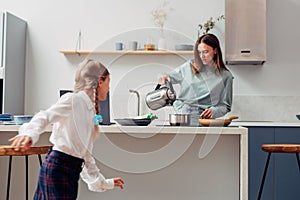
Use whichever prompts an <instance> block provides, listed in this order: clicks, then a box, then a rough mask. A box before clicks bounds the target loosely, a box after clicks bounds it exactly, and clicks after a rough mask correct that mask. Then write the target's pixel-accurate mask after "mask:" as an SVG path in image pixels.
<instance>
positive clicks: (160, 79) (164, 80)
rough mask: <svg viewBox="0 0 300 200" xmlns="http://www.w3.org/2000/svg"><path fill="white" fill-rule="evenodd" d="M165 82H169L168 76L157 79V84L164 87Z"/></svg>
mask: <svg viewBox="0 0 300 200" xmlns="http://www.w3.org/2000/svg"><path fill="white" fill-rule="evenodd" d="M166 81H169V82H170V78H169V76H168V75H166V74H165V75H163V76H161V77H160V78H159V79H158V84H160V85H165V84H166Z"/></svg>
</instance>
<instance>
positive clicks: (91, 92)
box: [9, 59, 124, 200]
mask: <svg viewBox="0 0 300 200" xmlns="http://www.w3.org/2000/svg"><path fill="white" fill-rule="evenodd" d="M109 82H110V76H109V72H108V70H107V69H106V68H105V67H104V66H103V65H102V64H101V63H99V62H97V61H94V60H89V59H86V60H84V61H83V62H82V63H80V64H79V66H78V69H77V71H76V74H75V86H74V93H67V94H65V95H63V96H62V97H61V98H60V99H59V101H58V102H57V103H56V104H54V105H53V106H51V107H50V108H48V109H47V110H45V111H40V112H39V113H38V114H36V115H35V116H34V117H33V119H32V120H31V121H30V122H29V123H25V124H23V125H22V126H21V127H20V129H19V135H17V136H15V137H13V138H11V139H10V140H9V141H10V142H12V146H14V147H15V150H16V151H26V150H27V149H28V148H29V147H30V146H31V145H32V144H35V143H36V142H37V141H38V139H39V135H40V134H41V133H42V132H43V131H44V130H45V128H46V127H47V126H48V125H49V124H53V129H52V134H51V136H50V142H51V143H52V144H53V148H52V149H51V150H50V151H49V153H48V155H47V156H46V159H45V161H44V163H43V165H42V166H41V169H40V175H39V180H38V185H37V189H36V192H35V195H34V199H36V200H42V199H45V200H46V199H47V200H49V199H55V200H57V199H76V198H77V193H78V180H79V175H81V178H82V179H83V180H84V181H85V182H86V183H87V184H88V188H89V189H90V190H91V191H98V192H101V191H105V190H107V189H112V188H114V186H117V187H120V188H121V189H123V184H124V181H123V180H122V179H121V178H114V179H105V178H104V176H103V175H102V174H101V173H100V172H99V169H98V168H97V166H96V163H95V160H94V158H93V157H92V149H93V142H94V141H95V139H96V137H97V135H98V134H99V129H98V123H95V121H96V122H97V120H95V119H97V117H98V116H99V115H96V114H99V109H100V107H99V100H105V99H106V95H107V93H108V91H109Z"/></svg>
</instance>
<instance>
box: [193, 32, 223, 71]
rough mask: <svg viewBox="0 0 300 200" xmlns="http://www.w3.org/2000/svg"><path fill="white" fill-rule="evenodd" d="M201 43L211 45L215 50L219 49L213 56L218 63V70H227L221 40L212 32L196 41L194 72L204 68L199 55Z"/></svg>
mask: <svg viewBox="0 0 300 200" xmlns="http://www.w3.org/2000/svg"><path fill="white" fill-rule="evenodd" d="M200 43H204V44H206V45H208V46H210V47H212V48H213V49H214V50H215V49H217V53H216V54H215V55H214V57H213V61H214V63H215V64H216V67H217V68H216V70H217V71H218V72H219V73H221V71H222V70H227V71H228V69H227V68H226V66H225V64H224V61H223V56H222V51H221V47H220V42H219V39H218V38H217V36H215V35H214V34H211V33H207V34H204V35H202V36H200V37H199V38H198V40H197V41H196V43H195V47H194V59H195V60H194V64H193V68H192V69H193V72H194V73H196V74H197V73H199V72H200V71H201V69H202V66H203V63H202V60H201V58H200V55H199V51H198V46H199V44H200Z"/></svg>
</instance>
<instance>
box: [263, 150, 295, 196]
mask: <svg viewBox="0 0 300 200" xmlns="http://www.w3.org/2000/svg"><path fill="white" fill-rule="evenodd" d="M261 148H262V150H263V151H265V152H268V158H267V162H266V165H265V170H264V174H263V178H262V181H261V185H260V189H259V193H258V198H257V199H258V200H260V198H261V195H262V191H263V187H264V183H265V179H266V174H267V170H268V166H269V162H270V158H271V154H272V153H295V155H296V158H297V162H298V167H299V172H300V159H299V153H300V144H263V145H262V147H261Z"/></svg>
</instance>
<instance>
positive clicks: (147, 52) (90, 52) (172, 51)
mask: <svg viewBox="0 0 300 200" xmlns="http://www.w3.org/2000/svg"><path fill="white" fill-rule="evenodd" d="M59 52H60V53H63V54H65V55H73V54H78V55H88V54H107V55H113V54H126V55H176V54H185V55H192V54H193V51H175V50H167V51H158V50H154V51H143V50H139V51H126V50H125V51H89V50H79V51H74V50H60V51H59Z"/></svg>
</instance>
